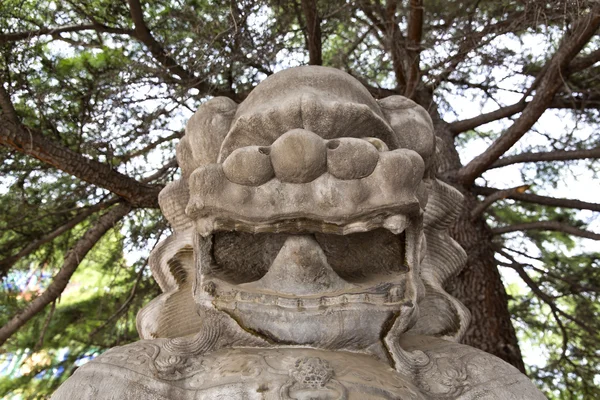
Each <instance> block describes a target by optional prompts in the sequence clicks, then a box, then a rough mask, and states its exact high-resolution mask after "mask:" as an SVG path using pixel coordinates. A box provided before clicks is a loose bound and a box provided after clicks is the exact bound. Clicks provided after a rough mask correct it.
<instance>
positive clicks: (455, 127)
mask: <svg viewBox="0 0 600 400" xmlns="http://www.w3.org/2000/svg"><path fill="white" fill-rule="evenodd" d="M528 104H529V103H527V102H525V101H520V102H518V103H515V104H511V105H510V106H506V107H501V108H499V109H497V110H494V111H491V112H488V113H485V114H480V115H478V116H476V117H473V118H468V119H463V120H462V121H456V122H453V123H451V124H450V125H449V126H448V129H450V132H452V133H453V134H454V136H458V134H459V133H462V132H466V131H470V130H471V129H475V128H477V127H478V126H481V125H485V124H487V123H490V122H493V121H497V120H499V119H502V118H508V117H510V116H513V115H515V114H516V113H519V112H521V111H523V110H524V109H525V107H527V105H528Z"/></svg>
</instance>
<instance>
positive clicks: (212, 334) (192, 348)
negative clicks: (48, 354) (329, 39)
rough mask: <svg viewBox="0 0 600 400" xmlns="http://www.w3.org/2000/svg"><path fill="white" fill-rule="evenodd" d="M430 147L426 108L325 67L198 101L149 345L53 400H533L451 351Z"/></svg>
mask: <svg viewBox="0 0 600 400" xmlns="http://www.w3.org/2000/svg"><path fill="white" fill-rule="evenodd" d="M435 146H436V141H435V136H434V132H433V127H432V124H431V119H430V118H429V116H428V114H427V112H426V111H425V110H424V109H423V108H421V107H420V106H418V105H416V104H415V103H414V102H412V101H411V100H408V99H406V98H403V97H401V96H392V97H388V98H386V99H384V100H381V101H379V102H377V101H375V100H374V99H373V98H372V97H371V96H370V95H369V93H368V92H367V91H366V90H365V89H364V88H363V87H362V85H361V84H360V83H359V82H358V81H356V80H355V79H354V78H352V77H351V76H349V75H347V74H345V73H344V72H341V71H337V70H333V69H329V68H323V67H300V68H294V69H290V70H287V71H283V72H280V73H277V74H274V75H272V76H270V77H269V78H268V79H266V80H265V81H264V82H263V83H261V84H260V85H259V86H258V87H257V88H256V89H255V90H254V91H253V92H252V93H251V94H250V95H249V96H248V98H247V99H246V100H245V101H244V102H243V103H242V104H240V105H239V106H238V105H237V104H235V103H234V102H232V101H231V100H228V99H223V98H216V99H212V100H210V101H208V102H206V103H205V104H204V105H203V106H201V107H200V108H199V110H198V111H197V112H196V113H195V114H194V116H193V117H192V119H191V120H190V122H189V123H188V126H187V129H186V135H185V137H184V138H183V139H182V141H181V143H180V145H179V147H178V151H177V157H178V160H179V163H180V166H181V168H182V178H181V179H180V180H179V181H176V182H174V183H171V184H170V185H168V186H167V187H166V188H165V189H164V190H163V192H162V193H161V195H160V205H161V208H162V211H163V213H164V214H165V216H166V217H167V219H168V220H169V222H170V223H171V225H172V226H173V229H174V233H173V235H172V236H171V237H169V238H168V239H166V240H165V241H163V242H162V243H161V244H159V245H158V246H157V247H156V249H155V250H153V252H152V255H151V257H150V267H151V270H152V274H153V275H154V277H155V278H156V280H157V282H158V283H159V285H160V287H161V289H162V290H163V294H162V295H161V296H159V297H158V298H157V299H155V300H154V301H152V302H151V303H150V304H148V305H147V306H146V307H145V308H144V309H143V310H141V311H140V313H139V315H138V319H137V323H138V331H139V333H140V336H141V337H142V339H146V340H141V341H140V342H137V343H133V344H131V345H127V346H124V347H118V348H114V349H111V350H109V351H108V352H106V353H105V354H103V355H102V356H100V357H98V358H97V359H95V360H93V361H92V362H90V363H88V364H86V365H85V366H83V367H81V368H80V369H79V370H78V371H77V372H76V373H75V375H74V376H73V377H71V378H70V379H69V380H68V381H67V382H66V383H65V384H64V385H63V386H62V387H61V388H60V389H59V390H58V391H57V392H56V393H55V395H54V396H53V399H60V400H62V399H82V398H86V399H88V398H89V399H132V400H142V399H144V400H145V399H174V400H180V399H223V400H224V399H228V400H229V399H233V400H235V399H296V400H301V399H304V400H308V399H313V400H315V399H317V400H325V399H337V400H340V399H352V400H369V399H372V400H374V399H390V400H391V399H463V400H474V399H498V400H499V399H503V400H504V399H508V400H511V399H512V400H517V399H543V398H544V397H543V395H542V394H541V393H540V392H539V391H538V390H537V389H536V388H535V387H534V386H533V385H532V384H531V383H530V382H529V380H528V379H527V378H526V377H525V376H523V375H521V374H520V373H519V372H518V371H517V370H515V369H514V368H512V367H511V366H509V365H508V364H506V363H504V362H503V361H501V360H500V359H498V358H495V357H493V356H491V355H489V354H487V353H484V352H482V351H480V350H476V349H474V348H471V347H468V346H464V345H460V344H457V343H456V342H457V341H459V340H460V338H461V336H462V335H463V334H464V332H465V330H466V329H467V326H468V322H469V314H468V312H467V310H466V309H465V308H464V306H463V305H462V304H460V303H459V302H458V301H457V300H455V299H453V298H452V297H451V296H450V295H448V294H447V293H446V292H445V291H444V290H443V284H444V282H445V281H446V280H447V279H449V278H450V277H452V276H454V275H455V274H456V273H458V272H459V271H460V268H461V267H462V265H463V264H464V262H465V257H466V256H465V253H464V251H463V250H462V249H461V248H460V246H458V245H457V244H456V243H455V242H454V241H453V240H452V239H451V238H450V237H449V235H448V232H447V230H448V226H449V225H450V224H451V223H452V221H453V220H454V218H456V215H457V213H458V206H457V205H458V204H460V202H461V195H460V194H459V193H458V192H457V191H456V190H454V189H453V188H451V187H450V186H448V185H446V184H444V183H442V182H440V181H438V180H436V179H435V178H434V176H435V174H434V172H435V171H434V170H433V168H434V166H435V163H434V162H433V159H434V156H435Z"/></svg>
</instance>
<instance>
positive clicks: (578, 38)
mask: <svg viewBox="0 0 600 400" xmlns="http://www.w3.org/2000/svg"><path fill="white" fill-rule="evenodd" d="M599 26H600V5H599V4H596V5H595V6H594V7H593V8H592V9H591V10H590V12H589V13H588V14H587V15H584V16H582V17H581V18H580V19H579V20H578V21H577V22H576V23H575V24H574V28H573V30H572V32H573V33H572V34H567V35H566V36H565V37H564V38H563V41H562V43H561V45H560V47H559V49H558V51H557V52H556V53H555V54H554V56H553V57H552V58H551V59H550V61H549V64H548V65H549V66H548V69H547V72H546V73H545V74H544V76H543V78H542V79H541V80H540V84H539V87H538V89H537V90H536V93H535V95H534V96H533V100H532V101H531V102H530V103H529V104H527V106H526V107H525V109H524V110H523V112H522V113H521V115H520V116H519V118H517V120H516V121H515V122H514V124H513V125H512V126H511V127H510V128H509V129H508V130H507V131H506V132H505V133H503V134H502V136H500V138H498V140H496V141H495V142H494V143H493V144H492V145H491V146H490V147H489V148H488V149H487V150H485V151H484V152H483V153H482V154H480V155H479V156H477V157H475V158H474V159H473V160H471V161H470V162H469V163H468V164H467V165H465V166H464V167H462V168H461V169H460V170H459V171H458V173H457V175H456V178H457V180H458V181H459V182H461V183H462V184H464V185H471V184H472V183H473V181H474V180H475V179H476V178H477V177H478V176H480V175H481V173H483V172H484V171H485V170H487V169H488V168H489V166H490V165H492V164H493V163H494V162H495V161H496V160H498V159H499V158H500V157H501V156H502V154H504V153H505V152H506V151H507V150H509V149H510V148H511V147H512V146H513V145H514V144H515V143H516V142H517V141H519V139H521V137H523V135H525V133H527V132H528V131H529V129H530V128H531V127H532V126H533V124H535V123H536V122H537V120H538V119H539V118H540V116H541V115H542V114H543V113H544V112H545V111H546V109H547V108H548V107H549V106H550V104H551V103H552V100H553V98H554V96H555V94H556V93H557V92H558V90H559V89H560V88H561V87H562V86H563V85H564V79H565V78H566V77H567V76H568V75H569V71H568V68H567V67H568V65H569V62H570V61H571V60H572V59H573V58H574V57H575V56H576V55H577V54H578V53H579V52H580V51H581V49H582V48H583V47H584V46H585V45H586V44H587V42H588V41H589V40H590V39H591V38H592V36H594V35H595V33H596V31H597V30H598V27H599Z"/></svg>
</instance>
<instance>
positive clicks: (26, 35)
mask: <svg viewBox="0 0 600 400" xmlns="http://www.w3.org/2000/svg"><path fill="white" fill-rule="evenodd" d="M84 31H95V32H105V33H114V34H117V35H129V36H131V35H133V31H132V30H130V29H123V28H112V27H109V26H106V25H103V24H99V23H93V24H83V25H68V26H61V27H56V28H41V29H37V30H33V31H26V32H15V33H4V34H0V43H8V42H16V41H19V40H24V39H31V38H34V37H38V36H42V35H52V36H54V35H58V34H61V33H68V32H84Z"/></svg>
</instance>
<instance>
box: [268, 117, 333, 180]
mask: <svg viewBox="0 0 600 400" xmlns="http://www.w3.org/2000/svg"><path fill="white" fill-rule="evenodd" d="M271 163H272V164H273V169H274V170H275V176H277V178H279V179H280V180H281V181H283V182H289V183H306V182H310V181H313V180H315V179H316V178H318V177H319V176H321V175H322V174H323V173H324V172H325V171H326V170H327V149H326V148H325V141H324V140H323V139H322V138H321V137H320V136H319V135H317V134H316V133H313V132H310V131H307V130H304V129H293V130H291V131H289V132H286V133H284V134H283V135H281V136H280V137H279V138H278V139H277V140H276V141H275V142H274V143H273V145H272V146H271Z"/></svg>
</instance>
